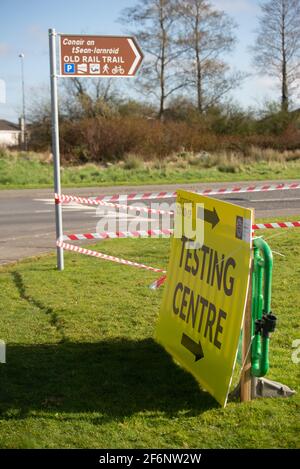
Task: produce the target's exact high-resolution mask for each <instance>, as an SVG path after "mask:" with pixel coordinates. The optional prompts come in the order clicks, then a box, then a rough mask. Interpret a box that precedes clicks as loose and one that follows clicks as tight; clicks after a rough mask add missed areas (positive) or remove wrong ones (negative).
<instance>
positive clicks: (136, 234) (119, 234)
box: [63, 230, 173, 241]
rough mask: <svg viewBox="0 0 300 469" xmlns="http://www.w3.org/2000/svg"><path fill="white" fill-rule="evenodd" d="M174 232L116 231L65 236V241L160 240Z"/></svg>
mask: <svg viewBox="0 0 300 469" xmlns="http://www.w3.org/2000/svg"><path fill="white" fill-rule="evenodd" d="M172 234H173V230H141V231H116V232H109V231H108V232H105V231H104V232H102V233H84V234H70V235H64V236H63V240H64V241H67V240H71V241H83V240H86V239H108V238H112V239H115V238H158V237H160V236H161V237H170V235H172Z"/></svg>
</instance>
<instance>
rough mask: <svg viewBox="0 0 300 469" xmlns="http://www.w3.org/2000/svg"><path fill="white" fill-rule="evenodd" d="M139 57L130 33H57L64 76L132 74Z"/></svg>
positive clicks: (136, 46) (138, 62) (137, 65)
mask: <svg viewBox="0 0 300 469" xmlns="http://www.w3.org/2000/svg"><path fill="white" fill-rule="evenodd" d="M142 60H143V54H142V52H141V50H140V48H139V46H138V44H137V42H136V40H135V39H134V38H133V37H124V36H74V35H66V34H62V35H61V36H60V74H61V75H62V76H64V77H74V76H76V77H97V76H98V77H132V76H134V75H135V74H136V72H137V70H138V68H139V66H140V64H141V62H142Z"/></svg>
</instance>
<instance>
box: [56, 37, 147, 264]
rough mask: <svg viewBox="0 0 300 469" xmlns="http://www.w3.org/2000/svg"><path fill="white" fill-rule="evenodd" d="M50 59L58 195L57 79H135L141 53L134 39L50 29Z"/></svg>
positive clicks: (60, 257) (59, 253)
mask: <svg viewBox="0 0 300 469" xmlns="http://www.w3.org/2000/svg"><path fill="white" fill-rule="evenodd" d="M57 37H59V62H60V67H59V69H60V71H59V73H58V71H57V64H56V38H57ZM49 56H50V82H51V114H52V153H53V160H54V192H55V194H57V196H58V198H57V199H56V200H59V196H60V195H61V184H60V151H59V123H58V96H57V78H59V77H62V78H65V77H71V78H72V77H82V78H84V77H93V78H100V77H102V78H104V77H114V78H120V77H134V76H135V75H136V73H137V71H138V69H139V67H140V65H141V63H142V60H143V58H144V57H143V53H142V51H141V49H140V48H139V46H138V44H137V42H136V40H135V38H133V37H126V36H87V35H75V34H58V33H56V32H55V29H49ZM55 219H56V239H57V240H61V239H62V236H63V228H62V207H61V204H60V203H56V205H55ZM57 267H58V270H63V268H64V256H63V248H61V247H57Z"/></svg>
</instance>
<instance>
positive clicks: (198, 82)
mask: <svg viewBox="0 0 300 469" xmlns="http://www.w3.org/2000/svg"><path fill="white" fill-rule="evenodd" d="M199 21H200V11H199V8H197V13H196V16H195V56H196V75H197V77H196V86H197V105H198V106H197V107H198V111H199V113H200V114H202V113H203V90H202V66H201V57H200V54H201V51H200V48H199V42H200V38H199Z"/></svg>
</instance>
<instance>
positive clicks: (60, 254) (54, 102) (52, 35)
mask: <svg viewBox="0 0 300 469" xmlns="http://www.w3.org/2000/svg"><path fill="white" fill-rule="evenodd" d="M49 51H50V83H51V116H52V119H51V120H52V153H53V162H54V192H55V194H57V195H59V196H60V195H61V185H60V153H59V124H58V98H57V75H56V32H55V29H49ZM55 222H56V239H57V240H58V239H62V236H63V228H62V206H61V203H59V202H58V203H56V204H55ZM56 249H57V268H58V270H63V269H64V251H63V248H61V247H58V246H57V247H56Z"/></svg>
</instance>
